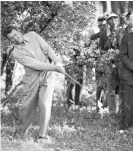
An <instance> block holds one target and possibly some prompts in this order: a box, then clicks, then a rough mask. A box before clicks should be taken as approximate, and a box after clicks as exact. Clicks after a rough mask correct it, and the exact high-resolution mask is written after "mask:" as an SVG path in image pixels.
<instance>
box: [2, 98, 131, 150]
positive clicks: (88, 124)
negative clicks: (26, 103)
mask: <svg viewBox="0 0 133 151" xmlns="http://www.w3.org/2000/svg"><path fill="white" fill-rule="evenodd" d="M8 107H9V106H7V108H4V109H2V112H1V117H2V118H1V120H2V125H1V138H2V143H1V147H2V148H1V150H2V151H133V128H130V129H129V132H126V133H124V134H120V133H119V131H118V124H117V121H116V120H115V119H113V118H112V117H110V116H109V115H108V113H105V114H104V115H103V116H101V114H99V113H97V112H95V110H93V111H91V110H90V108H86V107H82V108H79V107H72V108H70V109H69V110H68V108H67V107H66V106H64V104H63V103H61V102H57V101H54V102H53V107H52V117H51V123H50V125H49V135H50V137H51V138H52V140H53V141H51V142H50V143H45V144H39V143H36V142H35V141H34V138H35V136H36V135H37V132H38V128H39V127H38V113H37V114H36V117H35V118H34V121H33V125H32V128H31V129H30V130H29V132H28V134H27V137H26V138H23V137H22V136H21V135H22V134H21V133H20V134H18V135H17V136H15V137H14V136H13V134H14V131H15V129H16V127H17V124H16V121H17V117H15V115H16V114H15V113H14V112H17V109H16V108H15V106H14V110H13V109H12V111H10V112H9V109H8Z"/></svg>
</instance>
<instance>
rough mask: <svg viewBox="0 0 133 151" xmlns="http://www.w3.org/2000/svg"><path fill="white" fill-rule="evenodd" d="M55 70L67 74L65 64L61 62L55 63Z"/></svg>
mask: <svg viewBox="0 0 133 151" xmlns="http://www.w3.org/2000/svg"><path fill="white" fill-rule="evenodd" d="M55 71H56V72H59V73H63V74H66V71H65V68H64V67H63V65H62V64H61V63H57V64H56V65H55Z"/></svg>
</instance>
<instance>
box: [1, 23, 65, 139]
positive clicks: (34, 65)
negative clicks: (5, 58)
mask: <svg viewBox="0 0 133 151" xmlns="http://www.w3.org/2000/svg"><path fill="white" fill-rule="evenodd" d="M4 35H5V37H6V38H7V39H8V40H9V41H10V42H11V43H12V44H13V46H14V50H13V52H12V56H13V58H14V59H15V60H17V61H18V62H19V63H20V64H22V65H23V66H24V68H25V75H24V77H23V80H22V82H23V90H24V91H23V99H22V107H21V109H20V112H19V117H20V124H21V126H22V131H23V133H25V132H26V130H27V129H28V127H29V126H30V124H31V122H32V120H33V118H34V115H35V112H36V108H37V105H38V106H39V111H40V124H39V127H40V128H39V135H38V137H37V140H41V141H45V140H47V131H48V125H49V121H50V117H51V106H52V96H53V90H54V72H53V71H56V72H59V73H65V69H64V67H63V66H62V65H61V64H60V61H59V58H58V57H57V56H56V55H55V52H54V50H53V49H52V48H51V46H50V45H49V44H48V43H47V42H46V41H45V40H44V39H43V38H42V37H41V36H39V35H38V34H37V33H35V32H29V33H27V34H25V35H23V34H22V33H21V32H20V31H19V30H18V29H17V28H16V27H14V26H8V27H7V28H6V29H5V31H4ZM48 57H49V58H50V59H51V60H52V61H53V62H54V63H55V64H50V63H49V59H48Z"/></svg>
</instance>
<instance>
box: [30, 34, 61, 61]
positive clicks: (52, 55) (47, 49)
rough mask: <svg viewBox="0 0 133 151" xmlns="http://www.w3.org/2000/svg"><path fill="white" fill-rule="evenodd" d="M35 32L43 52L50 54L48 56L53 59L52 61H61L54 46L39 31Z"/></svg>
mask: <svg viewBox="0 0 133 151" xmlns="http://www.w3.org/2000/svg"><path fill="white" fill-rule="evenodd" d="M33 34H34V35H35V37H36V39H37V41H38V42H39V45H40V47H41V48H42V50H43V52H44V53H45V54H47V55H48V57H49V58H50V59H52V61H53V62H54V63H58V62H60V60H59V57H58V56H57V55H56V54H55V52H54V50H53V49H52V47H51V46H50V45H49V44H48V43H47V42H46V41H45V40H44V39H43V38H42V37H41V36H40V35H38V34H37V33H35V32H33Z"/></svg>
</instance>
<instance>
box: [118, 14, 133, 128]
mask: <svg viewBox="0 0 133 151" xmlns="http://www.w3.org/2000/svg"><path fill="white" fill-rule="evenodd" d="M126 17H127V25H128V27H129V28H130V32H129V33H127V34H125V35H124V37H123V39H122V43H121V49H120V55H119V57H120V60H121V62H122V67H121V72H120V94H121V101H122V112H121V117H122V118H121V129H127V128H128V127H130V126H132V125H133V12H129V13H128V14H127V16H126Z"/></svg>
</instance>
